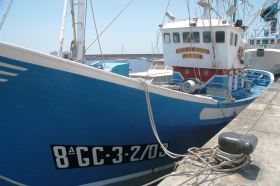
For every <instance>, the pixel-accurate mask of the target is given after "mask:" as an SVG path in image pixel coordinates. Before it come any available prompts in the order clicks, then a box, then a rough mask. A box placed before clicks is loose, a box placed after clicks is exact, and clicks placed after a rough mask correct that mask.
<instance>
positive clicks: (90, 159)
mask: <svg viewBox="0 0 280 186" xmlns="http://www.w3.org/2000/svg"><path fill="white" fill-rule="evenodd" d="M207 2H208V1H207ZM84 3H85V1H84V0H79V3H78V6H79V12H78V15H79V16H78V17H79V23H82V21H83V20H84V12H85V6H84V5H85V4H84ZM200 5H202V6H203V7H204V8H205V12H210V10H211V6H210V4H209V3H206V2H204V3H203V2H202V1H201V2H200ZM83 27H84V24H78V31H81V32H78V35H77V36H78V38H77V39H78V42H77V44H78V45H77V60H76V61H70V60H67V59H63V58H60V57H57V56H53V55H49V54H43V53H41V52H38V51H34V50H30V49H27V48H23V47H19V46H15V45H12V44H8V43H3V42H0V147H1V151H0V165H1V166H0V184H1V185H8V184H17V185H20V184H24V185H105V184H120V183H123V182H124V181H129V180H132V179H133V180H134V179H137V178H141V176H148V175H152V174H155V173H156V172H158V171H161V170H165V169H166V168H170V167H171V166H173V162H174V161H175V160H174V159H173V158H176V157H180V155H178V153H181V154H182V153H185V152H186V150H187V149H188V148H190V147H193V146H201V145H203V144H204V143H205V142H206V141H207V140H208V139H209V138H211V137H212V136H213V135H214V134H215V133H216V132H217V131H218V130H219V129H221V128H222V127H223V126H225V125H226V124H227V123H228V122H229V121H230V120H232V119H233V118H234V117H235V116H236V115H237V114H238V113H240V112H241V111H242V110H243V109H244V108H245V107H246V106H247V105H248V104H249V103H251V102H252V101H253V100H254V99H255V98H256V97H258V96H259V95H260V94H261V93H262V92H263V91H265V90H266V89H267V88H268V87H269V86H270V85H271V83H272V82H273V75H272V74H271V73H270V72H266V71H261V70H245V69H244V66H243V64H242V63H241V60H242V56H241V55H240V51H241V49H240V47H242V46H241V45H240V44H239V43H240V42H241V38H242V33H243V29H242V28H240V27H235V26H234V25H233V24H232V23H231V22H230V20H228V19H227V20H224V19H214V18H213V19H211V22H209V19H208V18H206V17H204V18H196V19H191V20H189V19H185V20H171V21H170V22H168V23H166V24H164V25H163V26H162V27H161V33H162V39H163V49H164V61H165V63H166V64H167V65H169V66H173V69H174V74H173V78H174V80H173V81H172V83H171V84H170V87H179V89H178V90H175V89H173V88H166V87H162V86H158V85H153V84H149V83H146V82H145V81H142V80H137V79H132V78H129V77H125V76H121V75H118V74H115V73H111V72H108V71H106V70H102V69H98V68H95V67H92V66H89V65H86V64H83V63H80V61H83V54H84V48H85V47H84V35H83V34H84V33H85V32H84V31H83V30H84V28H83ZM233 38H234V39H233ZM171 152H172V153H171ZM175 155H176V156H175ZM138 181H140V183H141V181H142V183H143V181H145V179H139V180H138ZM130 183H132V184H133V185H136V184H138V183H136V182H130Z"/></svg>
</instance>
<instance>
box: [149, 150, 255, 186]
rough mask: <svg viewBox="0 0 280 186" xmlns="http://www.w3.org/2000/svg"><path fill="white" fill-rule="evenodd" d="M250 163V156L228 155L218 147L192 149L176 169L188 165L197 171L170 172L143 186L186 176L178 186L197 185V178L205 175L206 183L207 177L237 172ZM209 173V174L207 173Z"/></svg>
mask: <svg viewBox="0 0 280 186" xmlns="http://www.w3.org/2000/svg"><path fill="white" fill-rule="evenodd" d="M250 162H251V159H250V156H249V155H247V154H229V153H226V152H223V151H221V150H219V148H218V146H216V147H214V148H197V147H193V148H190V149H188V154H187V156H186V157H185V158H183V159H182V160H181V161H179V162H178V163H177V164H176V167H179V166H182V165H183V164H189V165H193V166H195V167H197V168H198V169H189V170H185V171H178V172H172V173H170V174H167V175H164V176H162V177H160V178H158V179H156V180H154V181H152V182H149V183H147V184H145V186H148V185H152V184H155V183H157V182H159V181H161V180H163V179H165V178H167V177H170V176H187V178H188V179H187V180H186V181H184V182H183V183H181V184H179V185H183V184H186V183H189V182H190V181H191V180H193V179H194V178H196V179H195V181H194V182H195V183H193V184H194V185H197V184H199V183H198V181H199V179H198V176H200V175H206V179H203V180H202V181H204V182H205V181H206V180H207V178H208V177H209V176H211V175H212V174H214V173H215V172H216V173H225V172H232V171H235V170H238V169H240V168H242V167H244V166H246V165H247V164H249V163H250ZM209 172H210V173H209Z"/></svg>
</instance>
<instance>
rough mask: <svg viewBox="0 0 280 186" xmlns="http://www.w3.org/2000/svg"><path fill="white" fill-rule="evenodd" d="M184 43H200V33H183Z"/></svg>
mask: <svg viewBox="0 0 280 186" xmlns="http://www.w3.org/2000/svg"><path fill="white" fill-rule="evenodd" d="M183 41H184V43H199V42H200V37H199V32H183Z"/></svg>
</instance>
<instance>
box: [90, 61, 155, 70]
mask: <svg viewBox="0 0 280 186" xmlns="http://www.w3.org/2000/svg"><path fill="white" fill-rule="evenodd" d="M92 62H93V61H92ZM106 62H110V63H112V62H113V63H114V62H116V61H115V60H105V63H106ZM126 62H127V63H129V69H130V71H129V72H143V71H147V70H148V69H149V67H150V65H151V62H148V61H146V60H141V59H128V60H127V61H126ZM116 63H119V62H116Z"/></svg>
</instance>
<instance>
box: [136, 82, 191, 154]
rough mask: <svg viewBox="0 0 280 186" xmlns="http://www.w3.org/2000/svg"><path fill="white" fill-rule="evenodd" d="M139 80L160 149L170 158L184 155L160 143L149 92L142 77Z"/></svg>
mask: <svg viewBox="0 0 280 186" xmlns="http://www.w3.org/2000/svg"><path fill="white" fill-rule="evenodd" d="M139 81H140V82H141V83H142V84H143V87H144V92H145V97H146V103H147V109H148V114H149V120H150V125H151V128H152V131H153V134H154V136H155V138H156V140H157V142H158V143H159V145H160V146H161V148H162V150H163V151H164V152H165V153H166V155H167V156H169V157H170V158H173V159H176V158H182V157H186V155H185V154H177V153H174V152H171V151H169V150H168V149H167V148H166V147H165V146H164V145H163V143H162V141H161V139H160V137H159V135H158V132H157V128H156V124H155V120H154V115H153V110H152V106H151V99H150V93H149V88H148V85H147V83H146V82H145V81H144V80H142V79H139Z"/></svg>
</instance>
